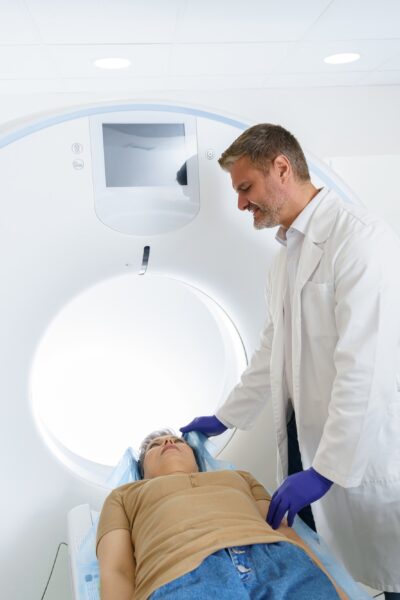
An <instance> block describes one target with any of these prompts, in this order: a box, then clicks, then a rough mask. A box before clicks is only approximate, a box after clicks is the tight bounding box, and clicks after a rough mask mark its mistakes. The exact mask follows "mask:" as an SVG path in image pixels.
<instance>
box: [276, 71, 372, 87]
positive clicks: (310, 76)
mask: <svg viewBox="0 0 400 600" xmlns="http://www.w3.org/2000/svg"><path fill="white" fill-rule="evenodd" d="M363 77H365V73H364V72H362V71H361V72H357V71H354V72H347V73H272V74H271V75H268V76H267V77H266V78H265V79H264V87H267V88H268V87H282V88H286V87H310V86H313V87H325V86H343V85H357V84H358V83H359V82H360V81H361V80H362V78H363Z"/></svg>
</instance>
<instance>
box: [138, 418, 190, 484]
mask: <svg viewBox="0 0 400 600" xmlns="http://www.w3.org/2000/svg"><path fill="white" fill-rule="evenodd" d="M164 435H170V436H171V437H180V436H179V435H177V434H176V433H175V432H174V431H172V429H157V430H156V431H152V432H151V433H149V435H147V436H146V437H145V438H144V440H143V441H142V443H141V444H140V448H139V458H138V467H139V473H140V476H141V478H142V479H143V477H144V468H143V463H144V457H145V456H146V452H147V449H148V447H149V446H150V444H151V442H152V441H153V440H155V439H156V438H159V437H163V436H164ZM184 441H185V443H186V444H187V445H188V446H190V444H188V443H187V442H186V440H184ZM190 447H191V448H192V446H190ZM192 450H193V454H194V458H195V460H196V463H197V466H198V468H199V471H201V469H200V465H199V461H198V459H197V453H196V450H195V449H194V448H192Z"/></svg>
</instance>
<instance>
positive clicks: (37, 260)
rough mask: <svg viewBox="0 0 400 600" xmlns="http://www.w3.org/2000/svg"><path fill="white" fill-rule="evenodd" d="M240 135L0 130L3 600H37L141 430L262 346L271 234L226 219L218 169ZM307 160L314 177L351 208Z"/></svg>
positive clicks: (118, 108)
mask: <svg viewBox="0 0 400 600" xmlns="http://www.w3.org/2000/svg"><path fill="white" fill-rule="evenodd" d="M248 125H249V124H248V123H243V122H241V121H239V120H236V119H234V118H231V117H228V116H224V115H220V114H214V113H212V112H210V111H208V110H204V109H199V108H194V107H189V106H176V105H173V104H156V103H151V102H148V103H143V102H142V103H128V102H126V103H121V104H115V103H105V104H99V105H91V106H81V107H76V108H74V109H65V110H60V111H58V112H54V113H52V114H50V113H48V114H42V115H33V116H31V117H29V118H27V119H25V120H24V121H18V122H13V123H9V124H8V125H7V126H5V127H3V128H2V130H1V131H0V147H1V152H0V172H1V174H2V175H1V177H2V189H3V193H2V198H1V203H2V210H1V219H0V247H1V280H2V293H1V298H0V303H1V310H0V320H1V325H0V331H1V337H0V364H1V373H2V376H1V377H0V390H1V429H2V431H1V436H0V440H1V453H0V460H1V474H2V481H3V486H2V494H1V499H0V502H1V560H0V563H1V570H2V573H1V582H2V592H1V593H2V597H3V598H7V599H13V600H22V599H24V600H25V599H28V598H29V599H32V600H33V599H36V598H40V597H41V594H42V592H43V589H44V586H45V583H46V581H47V578H48V575H49V572H50V568H51V565H52V562H53V559H54V554H55V551H56V549H57V546H58V544H59V543H60V542H61V541H65V540H66V515H67V513H68V511H69V510H70V509H71V508H72V507H74V506H76V505H80V504H82V503H89V504H90V506H91V507H93V508H94V509H95V510H99V508H100V507H101V504H102V501H103V500H104V497H105V495H106V494H107V490H106V489H105V488H104V486H102V485H101V482H102V481H104V477H105V475H106V474H107V473H108V472H109V471H110V469H111V466H110V465H112V464H113V462H114V461H115V462H116V460H115V459H116V458H117V457H118V456H119V455H120V454H121V453H122V450H123V449H124V448H125V447H126V446H128V445H133V446H135V444H138V443H139V441H140V439H141V438H140V436H144V435H146V434H147V433H148V431H149V428H150V429H151V428H153V429H155V428H156V427H158V426H172V427H174V428H176V429H177V428H178V427H179V426H180V425H181V424H183V423H185V422H187V421H188V420H190V419H191V418H192V417H194V416H195V415H196V414H200V413H203V414H206V413H212V412H213V411H214V409H215V407H216V405H217V404H218V403H220V402H222V401H223V399H224V397H225V395H226V394H227V392H228V390H229V389H230V387H232V386H233V385H234V384H235V383H236V381H237V380H238V378H239V375H240V372H241V370H242V369H243V368H244V366H245V364H246V360H247V357H248V356H249V355H250V354H251V353H252V351H253V350H254V348H255V347H256V345H257V341H258V335H259V331H260V328H261V326H262V323H263V315H264V312H265V306H264V294H263V286H264V281H265V274H266V271H267V269H268V266H269V264H270V262H271V259H272V257H273V256H274V254H275V252H276V251H277V249H278V248H277V244H276V242H275V240H274V232H271V231H263V232H255V231H254V230H253V227H252V223H251V218H250V217H249V216H247V215H243V214H240V212H239V211H238V210H237V207H236V200H235V196H234V194H233V192H232V189H231V188H230V181H229V177H228V176H227V175H226V174H225V173H223V172H222V171H221V169H220V168H219V166H218V164H217V158H218V157H219V155H220V153H221V152H222V151H223V150H224V149H225V148H226V147H227V146H228V145H229V144H230V143H231V142H232V141H233V139H234V138H236V137H237V136H238V135H239V133H240V131H241V130H243V129H244V128H246V127H247V126H248ZM132 152H133V154H134V156H136V159H137V164H138V165H139V167H138V168H137V170H136V172H135V173H134V174H133V175H132V174H129V170H130V169H131V165H132ZM135 153H136V154H135ZM128 154H130V156H128ZM171 154H173V160H172V159H171V156H170V155H171ZM139 155H140V158H138V157H139ZM149 157H150V158H149ZM154 157H155V158H154ZM307 159H308V161H309V164H310V170H311V173H312V179H313V181H314V182H316V183H317V184H323V185H326V186H328V187H330V188H336V189H337V190H338V191H339V192H340V194H341V195H342V197H345V198H346V199H347V200H348V201H350V202H353V201H356V200H355V199H354V198H353V196H352V194H351V192H350V190H349V189H348V188H347V187H346V186H345V184H343V183H342V182H341V181H340V180H339V179H338V178H337V177H336V176H335V175H334V174H333V173H332V172H331V171H330V170H329V169H328V168H327V167H326V166H325V165H324V164H323V163H322V162H320V161H318V160H317V159H315V158H313V157H310V156H307ZM151 160H152V161H153V162H149V161H151ZM164 165H165V168H164ZM182 167H183V171H184V173H183V179H181V182H180V183H179V182H176V181H175V175H176V173H177V172H178V171H179V170H180V169H182ZM172 171H173V173H174V177H173V178H172V179H171V176H170V175H171V172H172ZM181 175H182V170H181ZM182 182H183V183H182ZM117 307H118V308H117ZM164 324H165V328H164ZM96 327H97V328H96ZM98 327H100V329H98ZM114 328H115V329H116V330H118V332H119V333H118V336H117V337H115V336H114V333H115V331H114ZM113 336H114V337H113ZM113 340H114V341H115V348H114V346H113ZM82 348H84V349H85V356H84V357H83V358H82V356H80V355H79V357H78V358H77V354H79V352H80V350H81V351H82ZM99 348H102V349H103V350H104V352H100V353H99V352H98V350H99ZM135 352H136V353H135ZM91 353H92V355H93V356H94V357H95V359H96V361H97V362H95V363H94V365H93V364H92V365H91V366H89V359H90V356H91ZM115 353H116V354H117V356H118V361H120V362H119V363H118V361H117V363H118V364H119V367H118V364H117V366H115V365H114V367H113V368H114V371H112V372H109V371H110V370H111V369H108V368H107V365H108V364H109V361H111V360H112V356H113V354H115ZM154 353H155V354H154ZM124 355H125V356H126V355H128V356H129V357H130V360H126V361H125V362H124V358H123V357H124ZM154 356H156V358H154ZM88 357H89V359H88ZM96 357H97V358H96ZM167 359H168V360H167ZM168 361H169V362H168ZM118 368H120V371H118ZM170 369H171V370H170ZM78 371H79V373H80V376H82V378H83V379H82V380H80V381H79V382H77V381H75V380H74V377H75V375H76V373H77V372H78ZM169 372H170V373H172V376H170V377H168V373H169ZM122 375H124V376H126V375H127V378H126V379H121V377H122ZM85 377H86V379H85ZM97 377H98V379H99V381H100V384H99V385H98V386H97V388H93V389H91V388H90V382H91V380H92V381H93V380H94V379H95V378H97ZM113 379H114V381H115V389H114V388H113V387H112V382H113ZM50 380H51V383H50V384H49V381H50ZM138 382H139V383H138ZM155 383H157V384H158V385H159V387H158V388H157V387H154V385H155ZM160 385H161V387H160ZM164 385H165V387H166V388H167V387H169V391H168V393H169V394H170V395H169V396H168V398H169V399H168V402H166V401H165V397H164V395H163V393H162V390H163V389H164V388H163V386H164ZM138 386H139V387H138ZM101 388H106V393H105V395H104V396H103V397H101V398H100V395H99V394H100V392H101V391H102V390H101ZM126 388H128V393H127V395H124V393H125V392H124V390H125V391H126ZM180 388H182V389H180ZM160 390H161V391H160ZM182 390H183V391H182ZM79 394H80V395H79ZM180 394H182V395H180ZM174 398H175V400H176V404H177V412H175V413H174V412H173V407H172V403H173V399H174ZM107 399H108V401H107ZM86 401H87V402H89V401H90V402H91V404H90V408H88V407H87V406H86ZM149 408H150V412H149ZM74 411H75V412H74ZM79 411H80V412H79ZM145 413H146V415H147V416H146V418H145V416H144V414H145ZM77 415H81V417H79V418H77ZM99 415H101V416H99ZM146 419H148V422H147V420H146ZM167 420H168V422H166V421H167ZM130 423H132V432H134V433H132V439H129V431H130ZM74 424H75V426H74ZM134 424H135V426H136V427H137V429H136V430H134V429H133V425H134ZM153 424H154V425H153ZM119 427H120V429H119ZM116 431H117V432H118V434H116ZM121 432H123V434H122V433H121ZM269 434H271V436H273V433H272V431H268V432H267V431H266V433H265V435H266V436H269ZM237 435H238V436H240V434H237ZM229 436H230V434H228V436H227V437H225V438H224V439H222V440H220V441H217V448H218V449H219V450H221V448H222V447H223V446H224V445H226V444H227V443H228V442H229ZM78 438H79V439H78ZM122 438H123V439H122ZM229 443H230V444H232V442H229ZM104 445H107V448H108V450H107V452H108V454H107V456H106V454H104V455H103V453H102V451H103V450H104V448H103V446H104ZM233 458H235V457H233ZM270 462H273V461H270ZM251 467H252V466H251V465H248V468H249V470H251ZM271 469H272V470H273V466H272V467H271ZM59 597H61V596H59ZM63 597H64V596H63ZM65 597H66V598H68V594H66V596H65Z"/></svg>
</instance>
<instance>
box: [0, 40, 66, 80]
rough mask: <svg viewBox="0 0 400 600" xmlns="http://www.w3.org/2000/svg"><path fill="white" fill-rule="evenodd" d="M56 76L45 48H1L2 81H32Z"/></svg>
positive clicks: (0, 75) (0, 74)
mask: <svg viewBox="0 0 400 600" xmlns="http://www.w3.org/2000/svg"><path fill="white" fill-rule="evenodd" d="M54 76H55V70H54V65H53V63H52V60H51V57H50V56H49V54H48V51H47V49H46V48H44V47H43V46H0V78H1V79H27V80H31V79H35V78H42V77H54ZM28 85H29V84H28Z"/></svg>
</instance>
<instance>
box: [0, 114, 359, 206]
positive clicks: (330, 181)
mask: <svg viewBox="0 0 400 600" xmlns="http://www.w3.org/2000/svg"><path fill="white" fill-rule="evenodd" d="M139 110H145V111H163V112H171V113H179V114H188V115H192V116H197V117H204V118H206V119H210V120H211V121H218V122H220V123H224V124H225V125H231V126H232V127H236V128H238V129H242V130H244V129H247V127H250V125H249V123H243V122H242V121H237V120H236V119H231V118H229V117H224V116H222V115H218V114H215V113H212V112H209V111H206V110H200V109H197V108H189V107H186V106H174V105H168V104H113V105H99V106H94V107H88V108H82V109H79V110H73V111H71V112H66V113H61V114H56V115H54V116H52V117H45V118H39V119H38V120H37V121H35V122H33V123H31V124H29V125H25V126H23V127H19V128H18V126H17V128H16V129H15V130H14V131H11V132H10V133H6V134H3V135H1V134H0V148H4V147H5V146H8V145H9V144H12V143H13V142H16V141H17V140H20V139H21V138H23V137H26V136H28V135H31V134H32V133H36V132H37V131H40V130H41V129H46V128H47V127H52V126H53V125H57V124H58V123H63V122H65V121H72V120H74V119H80V118H82V117H87V116H90V115H98V114H107V113H112V112H128V111H139ZM306 156H307V162H308V163H309V166H310V171H311V172H312V173H314V174H315V175H316V176H317V177H319V178H320V179H321V181H323V182H324V183H325V184H326V186H327V187H328V188H329V189H331V190H334V191H336V192H338V193H339V194H340V196H341V197H342V198H343V199H344V200H347V201H348V202H350V203H353V204H361V202H360V201H359V200H358V198H356V197H355V196H354V194H353V193H352V192H351V190H350V189H349V188H348V187H347V186H346V184H345V183H344V182H342V181H341V180H340V179H339V177H337V176H335V177H334V174H333V172H332V175H331V174H330V173H328V172H327V171H329V168H328V167H325V165H323V163H322V162H320V161H319V160H318V159H316V158H314V157H310V156H309V155H308V153H306ZM318 163H320V164H318ZM320 165H321V166H320ZM322 165H323V167H322Z"/></svg>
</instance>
